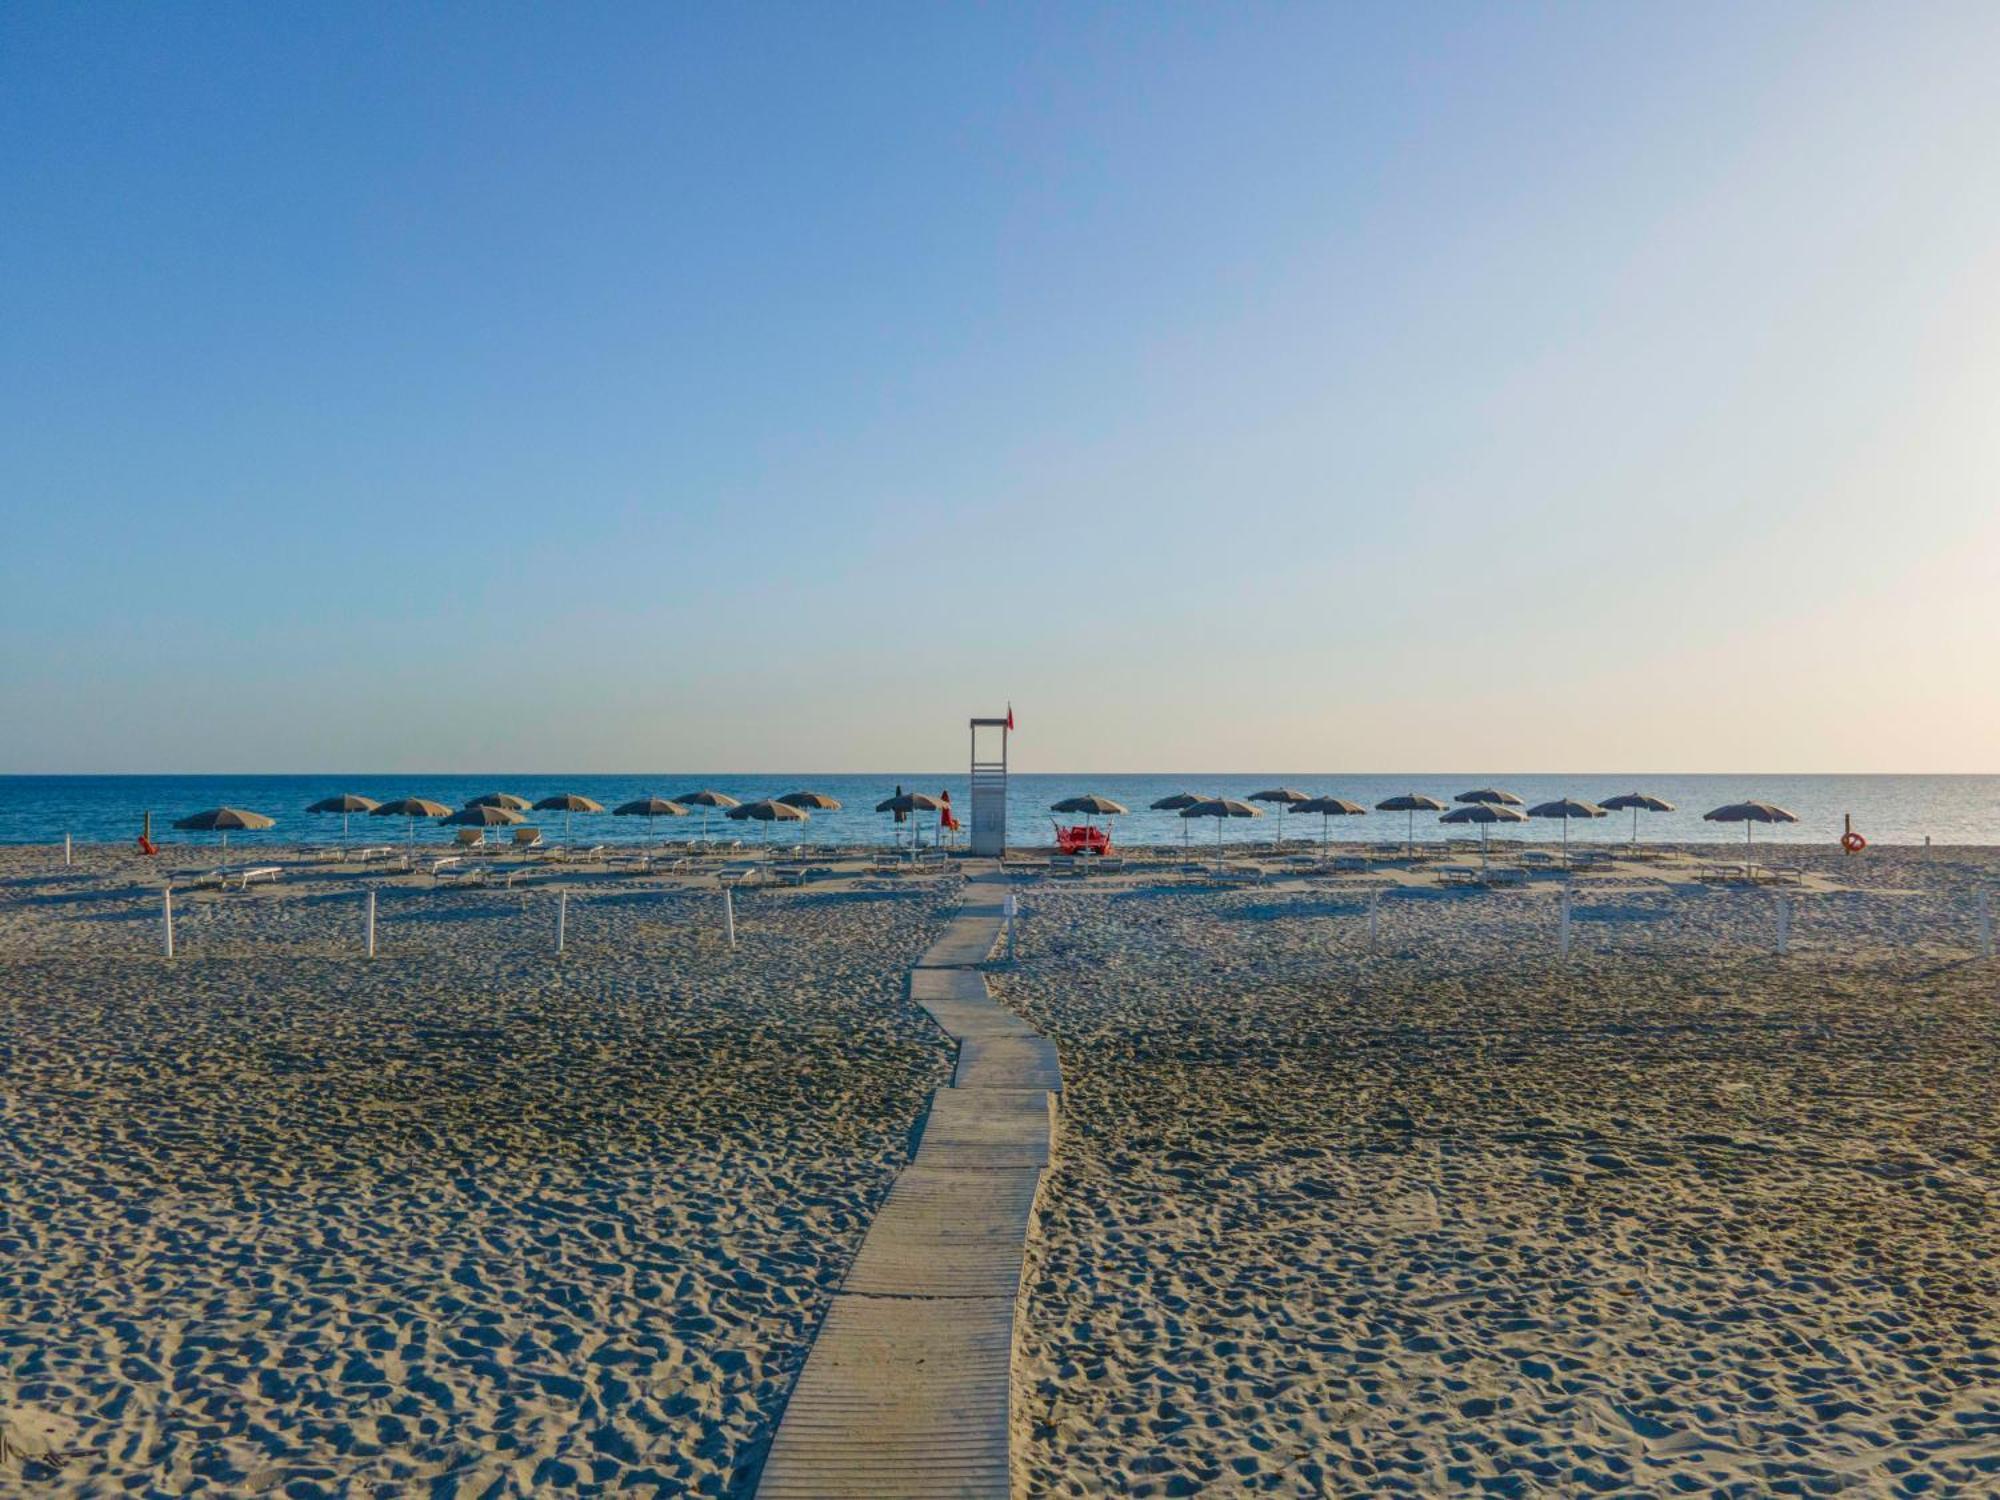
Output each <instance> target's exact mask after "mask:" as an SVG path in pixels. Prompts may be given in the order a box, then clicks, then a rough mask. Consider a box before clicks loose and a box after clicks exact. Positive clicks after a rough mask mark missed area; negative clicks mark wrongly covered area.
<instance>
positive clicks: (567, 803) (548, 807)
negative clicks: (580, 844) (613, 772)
mask: <svg viewBox="0 0 2000 1500" xmlns="http://www.w3.org/2000/svg"><path fill="white" fill-rule="evenodd" d="M535 811H536V812H559V813H561V814H562V815H563V841H564V842H565V843H567V842H568V841H569V820H570V819H571V818H572V817H573V816H574V815H576V814H577V813H601V812H603V811H604V804H603V803H601V802H593V801H591V800H590V798H588V797H583V796H579V795H577V793H575V792H557V793H556V794H555V795H554V796H553V797H544V798H542V800H541V801H539V802H537V803H536V804H535Z"/></svg>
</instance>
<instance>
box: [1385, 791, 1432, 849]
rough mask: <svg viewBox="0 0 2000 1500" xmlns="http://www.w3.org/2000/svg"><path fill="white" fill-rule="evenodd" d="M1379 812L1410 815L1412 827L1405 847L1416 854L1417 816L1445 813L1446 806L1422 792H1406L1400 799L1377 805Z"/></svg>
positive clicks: (1406, 838) (1391, 799)
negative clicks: (1424, 813) (1420, 814)
mask: <svg viewBox="0 0 2000 1500" xmlns="http://www.w3.org/2000/svg"><path fill="white" fill-rule="evenodd" d="M1375 811H1377V812H1399V813H1408V814H1409V815H1410V827H1409V832H1408V834H1407V836H1406V837H1405V839H1404V843H1403V847H1404V849H1405V850H1407V851H1408V852H1410V853H1412V854H1414V853H1415V852H1416V849H1417V814H1418V813H1420V812H1443V811H1444V804H1443V803H1442V802H1440V801H1438V799H1437V798H1435V797H1426V796H1425V795H1424V794H1423V793H1422V792H1405V793H1403V795H1402V796H1400V797H1391V798H1389V800H1388V801H1386V802H1378V803H1376V804H1375Z"/></svg>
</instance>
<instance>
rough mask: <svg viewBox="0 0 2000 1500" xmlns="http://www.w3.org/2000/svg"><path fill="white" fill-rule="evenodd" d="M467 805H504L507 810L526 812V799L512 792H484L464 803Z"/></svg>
mask: <svg viewBox="0 0 2000 1500" xmlns="http://www.w3.org/2000/svg"><path fill="white" fill-rule="evenodd" d="M465 805H466V806H467V807H504V808H506V809H507V811H509V812H526V811H527V810H528V799H527V798H526V797H516V796H515V795H514V794H513V793H512V792H485V793H483V794H481V795H480V796H477V797H474V798H473V799H472V800H471V801H470V802H468V803H466V804H465Z"/></svg>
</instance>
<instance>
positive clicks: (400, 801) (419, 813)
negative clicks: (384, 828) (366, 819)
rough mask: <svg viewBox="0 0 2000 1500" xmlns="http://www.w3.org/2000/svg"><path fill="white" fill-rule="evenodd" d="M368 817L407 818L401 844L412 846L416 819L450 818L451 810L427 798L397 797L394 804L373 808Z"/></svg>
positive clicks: (414, 838)
mask: <svg viewBox="0 0 2000 1500" xmlns="http://www.w3.org/2000/svg"><path fill="white" fill-rule="evenodd" d="M369 816H370V817H373V818H408V819H409V820H410V823H409V828H408V829H407V830H406V832H405V835H404V839H403V842H404V843H406V844H414V843H415V842H416V839H417V819H419V818H448V817H450V816H451V809H450V808H448V807H446V806H445V805H444V804H443V803H442V802H433V801H431V800H430V799H429V798H428V797H398V798H397V799H396V800H395V801H394V802H384V803H383V804H382V805H381V806H380V807H377V808H375V809H374V810H373V811H372V812H371V813H369Z"/></svg>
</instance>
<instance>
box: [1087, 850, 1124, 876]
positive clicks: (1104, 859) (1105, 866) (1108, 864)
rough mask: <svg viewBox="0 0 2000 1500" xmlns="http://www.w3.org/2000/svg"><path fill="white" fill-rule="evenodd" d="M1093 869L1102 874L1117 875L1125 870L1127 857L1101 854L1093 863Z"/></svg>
mask: <svg viewBox="0 0 2000 1500" xmlns="http://www.w3.org/2000/svg"><path fill="white" fill-rule="evenodd" d="M1091 868H1092V869H1094V870H1096V871H1097V872H1099V873H1100V874H1104V875H1115V874H1117V873H1118V872H1119V871H1120V870H1122V869H1124V868H1125V856H1124V855H1122V854H1100V855H1098V857H1097V858H1096V859H1095V860H1094V861H1093V862H1092V864H1091Z"/></svg>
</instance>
